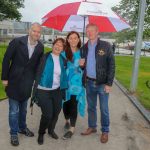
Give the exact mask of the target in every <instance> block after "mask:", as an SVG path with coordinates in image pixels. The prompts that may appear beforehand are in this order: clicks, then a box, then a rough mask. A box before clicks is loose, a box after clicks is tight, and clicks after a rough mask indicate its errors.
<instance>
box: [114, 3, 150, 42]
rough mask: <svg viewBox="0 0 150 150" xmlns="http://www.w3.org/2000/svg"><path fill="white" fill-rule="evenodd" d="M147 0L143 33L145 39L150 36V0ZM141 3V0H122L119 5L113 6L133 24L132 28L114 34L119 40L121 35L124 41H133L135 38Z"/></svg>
mask: <svg viewBox="0 0 150 150" xmlns="http://www.w3.org/2000/svg"><path fill="white" fill-rule="evenodd" d="M146 2H147V6H146V11H145V19H144V33H143V38H144V39H148V38H149V37H150V30H149V28H150V1H149V0H146ZM139 4H140V0H122V1H121V2H120V3H119V5H117V6H115V7H113V8H112V9H113V10H114V11H115V12H116V13H117V14H119V15H120V16H121V17H122V18H124V19H125V20H126V21H127V22H128V23H129V24H130V25H131V29H127V30H125V31H121V32H118V33H115V34H113V36H114V37H117V40H119V38H120V37H121V39H122V40H123V41H126V40H131V41H133V40H134V39H135V36H136V30H137V23H138V11H139Z"/></svg>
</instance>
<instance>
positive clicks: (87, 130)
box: [81, 128, 97, 135]
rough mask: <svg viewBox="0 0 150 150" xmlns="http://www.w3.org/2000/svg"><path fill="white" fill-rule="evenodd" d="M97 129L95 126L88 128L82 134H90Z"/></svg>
mask: <svg viewBox="0 0 150 150" xmlns="http://www.w3.org/2000/svg"><path fill="white" fill-rule="evenodd" d="M95 132H97V130H96V129H95V128H88V129H86V131H85V132H82V133H81V135H90V134H91V133H95Z"/></svg>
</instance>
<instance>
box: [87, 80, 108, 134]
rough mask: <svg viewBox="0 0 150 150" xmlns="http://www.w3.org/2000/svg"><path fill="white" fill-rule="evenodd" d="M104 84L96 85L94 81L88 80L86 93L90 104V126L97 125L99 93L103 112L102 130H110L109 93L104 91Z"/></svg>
mask: <svg viewBox="0 0 150 150" xmlns="http://www.w3.org/2000/svg"><path fill="white" fill-rule="evenodd" d="M104 86H105V85H104V84H101V85H96V84H95V82H94V81H91V80H87V85H86V94H87V104H88V126H89V127H90V128H96V127H97V108H96V107H97V95H98V96H99V104H100V112H101V131H102V132H109V108H108V98H109V94H108V93H106V92H105V91H104Z"/></svg>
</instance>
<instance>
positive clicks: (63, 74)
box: [30, 52, 68, 106]
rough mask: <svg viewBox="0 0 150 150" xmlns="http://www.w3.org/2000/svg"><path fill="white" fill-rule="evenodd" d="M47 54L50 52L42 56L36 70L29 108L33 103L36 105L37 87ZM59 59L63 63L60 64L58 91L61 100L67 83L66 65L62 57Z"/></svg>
mask: <svg viewBox="0 0 150 150" xmlns="http://www.w3.org/2000/svg"><path fill="white" fill-rule="evenodd" d="M49 54H50V52H48V53H46V54H44V55H43V57H42V59H41V61H40V65H39V67H38V69H37V73H36V79H35V83H34V87H33V93H32V97H31V104H30V106H33V104H34V103H38V97H37V87H38V85H39V83H40V81H41V77H42V73H43V70H44V68H45V65H46V60H47V58H48V56H49ZM60 57H61V59H62V62H63V63H62V64H60V65H61V78H60V90H61V94H62V99H63V98H64V97H65V89H66V88H68V81H67V75H66V65H67V64H66V60H65V59H64V57H63V56H61V55H60ZM50 71H51V73H52V72H53V70H50ZM51 76H53V73H52V74H51Z"/></svg>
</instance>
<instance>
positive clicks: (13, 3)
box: [0, 0, 24, 21]
mask: <svg viewBox="0 0 150 150" xmlns="http://www.w3.org/2000/svg"><path fill="white" fill-rule="evenodd" d="M23 2H24V0H0V21H2V20H4V19H16V20H18V21H19V20H20V19H21V16H22V15H21V14H20V13H19V11H18V9H19V8H22V7H24V5H23Z"/></svg>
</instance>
